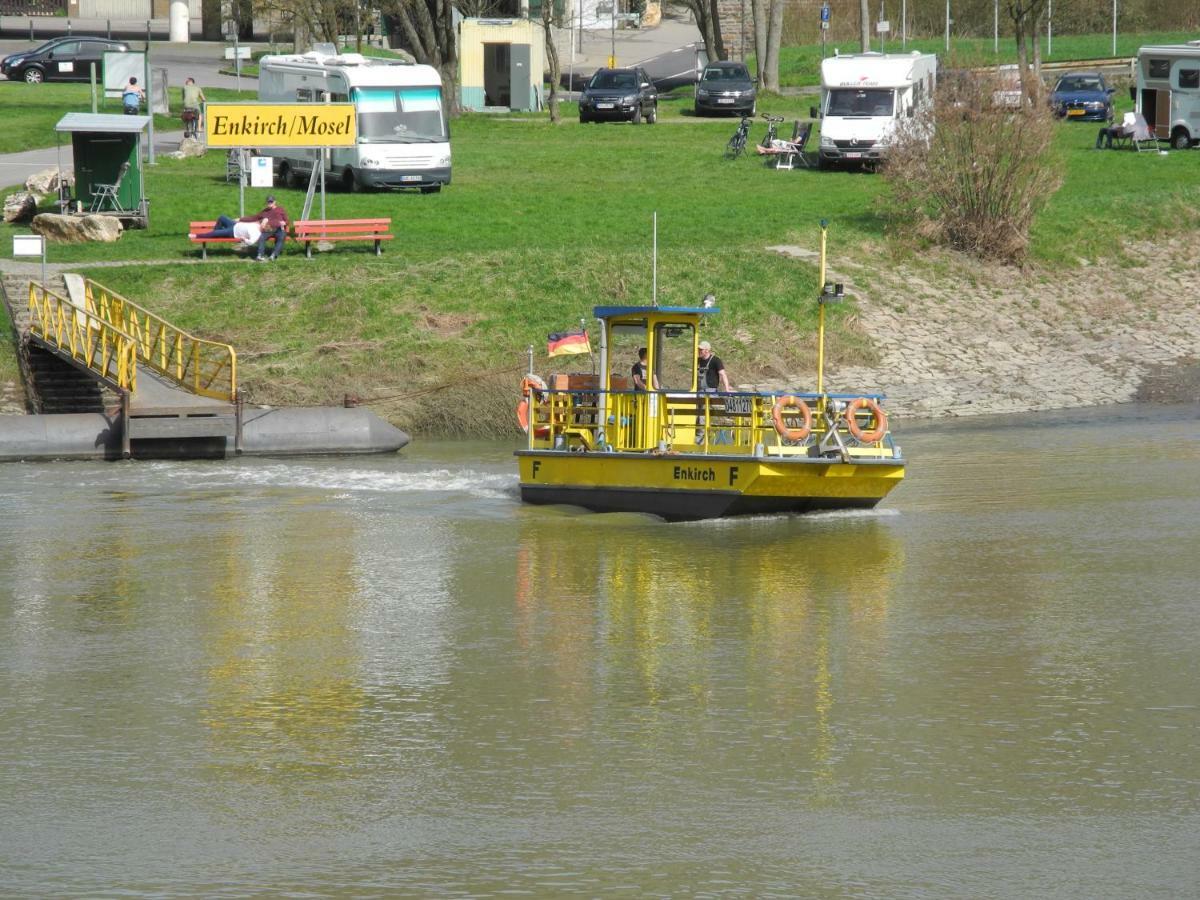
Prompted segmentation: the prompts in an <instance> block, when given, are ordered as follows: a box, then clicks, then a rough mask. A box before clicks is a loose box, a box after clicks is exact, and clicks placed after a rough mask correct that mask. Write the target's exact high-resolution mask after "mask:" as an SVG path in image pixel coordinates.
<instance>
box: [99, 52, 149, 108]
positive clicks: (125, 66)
mask: <svg viewBox="0 0 1200 900" xmlns="http://www.w3.org/2000/svg"><path fill="white" fill-rule="evenodd" d="M130 77H133V78H136V79H137V80H138V84H140V85H141V86H142V89H143V90H145V88H146V54H145V53H105V54H104V96H105V97H120V96H121V89H122V88H124V87H125V85H126V84H128V83H129V79H130Z"/></svg>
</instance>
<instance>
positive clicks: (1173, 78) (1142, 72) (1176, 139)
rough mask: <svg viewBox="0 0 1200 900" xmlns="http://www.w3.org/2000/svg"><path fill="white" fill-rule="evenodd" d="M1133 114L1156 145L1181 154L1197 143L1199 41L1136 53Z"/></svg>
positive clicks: (1199, 129) (1199, 135)
mask: <svg viewBox="0 0 1200 900" xmlns="http://www.w3.org/2000/svg"><path fill="white" fill-rule="evenodd" d="M1135 66H1136V68H1137V73H1136V74H1137V88H1136V91H1137V96H1136V97H1135V98H1134V102H1135V105H1136V107H1137V111H1138V112H1140V113H1141V114H1142V116H1143V117H1144V118H1145V119H1146V124H1147V125H1149V126H1150V130H1151V132H1153V134H1154V136H1155V137H1157V138H1158V139H1159V140H1160V141H1170V142H1171V146H1172V147H1174V148H1175V149H1176V150H1184V149H1186V148H1188V147H1190V146H1192V144H1195V143H1196V142H1197V141H1200V41H1189V42H1188V43H1186V44H1160V45H1159V46H1150V47H1142V48H1141V49H1139V50H1138V54H1137V62H1136V64H1135Z"/></svg>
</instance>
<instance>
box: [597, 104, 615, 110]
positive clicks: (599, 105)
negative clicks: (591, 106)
mask: <svg viewBox="0 0 1200 900" xmlns="http://www.w3.org/2000/svg"><path fill="white" fill-rule="evenodd" d="M612 108H613V105H612V104H611V103H597V104H596V109H612Z"/></svg>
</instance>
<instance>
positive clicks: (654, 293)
mask: <svg viewBox="0 0 1200 900" xmlns="http://www.w3.org/2000/svg"><path fill="white" fill-rule="evenodd" d="M650 278H651V281H650V305H651V306H658V210H657V209H656V210H655V211H654V260H653V262H652V263H651V264H650Z"/></svg>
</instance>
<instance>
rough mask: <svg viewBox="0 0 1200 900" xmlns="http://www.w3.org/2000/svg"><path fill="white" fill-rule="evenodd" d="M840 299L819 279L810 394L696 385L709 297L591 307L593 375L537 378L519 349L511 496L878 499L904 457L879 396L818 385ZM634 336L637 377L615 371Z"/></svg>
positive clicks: (813, 504)
mask: <svg viewBox="0 0 1200 900" xmlns="http://www.w3.org/2000/svg"><path fill="white" fill-rule="evenodd" d="M821 243H822V250H823V249H824V243H825V242H824V230H822V241H821ZM820 281H821V283H822V284H824V254H823V253H822V264H821V278H820ZM838 298H840V292H839V290H838V288H835V286H833V285H825V286H824V287H823V288H822V291H821V297H820V298H819V303H820V304H821V305H820V308H819V313H818V322H819V325H818V328H819V333H818V364H817V389H816V391H815V392H809V393H800V392H780V391H773V392H744V391H732V392H724V391H713V390H709V389H707V388H706V383H704V382H702V379H701V365H700V363H699V349H700V344H701V336H700V329H701V327H702V325H703V323H704V320H705V319H706V318H707V317H709V316H712V315H715V314H717V313H718V312H719V310H718V309H717V308H716V307H715V305H714V306H708V305H704V306H699V307H666V306H663V307H660V306H656V305H648V306H598V307H596V308H595V309H594V311H593V314H594V316H595V318H596V320H597V322H598V324H599V342H600V343H599V373H600V374H598V375H597V374H590V373H583V374H554V375H550V376H549V377H548V378H547V379H542V378H540V377H538V376H537V375H535V374H534V373H533V372H532V351H530V357H531V358H530V373H529V374H528V375H526V377H525V379H524V381H523V382H522V397H521V401H520V404H519V405H518V407H517V415H518V420H519V421H520V422H521V425H522V427H523V428H525V429H526V431H527V433H528V441H527V445H526V446H525V447H524V448H523V449H520V450H517V451H516V456H517V460H518V465H519V468H520V489H521V499H522V500H524V501H525V502H527V503H541V504H546V503H562V504H571V505H575V506H582V507H585V508H587V509H591V510H595V511H597V512H644V513H653V514H655V515H658V516H662V517H663V518H665V519H669V520H684V519H704V518H712V517H717V516H734V515H742V514H747V513H775V512H810V511H813V510H828V509H853V508H870V507H873V506H875V505H876V504H877V503H878V502H879V501H880V500H882V499H883V498H884V497H885V496H886V495H887V494H888V493H889V492H890V491H891V490H892V489H893V488H894V487H895V486H896V485H898V484H899V483H900V481H901V479H903V477H904V468H905V461H904V457H903V455H902V454H901V451H900V448H899V447H898V446H897V445H896V444H895V443H894V442H893V440H892V436H891V432H890V430H889V428H888V420H887V415H886V413H885V412H884V410H883V406H882V400H883V398H882V396H881V395H877V394H830V393H825V392H824V390H823V371H822V370H823V366H824V321H825V304H826V303H828V302H830V301H832V300H835V299H838ZM643 348H644V349H645V351H646V358H645V366H646V368H645V370H644V371H645V372H646V377H645V380H646V388H647V389H645V390H638V389H635V385H634V384H633V383H632V381H631V377H630V375H627V374H625V373H631V371H632V369H633V364H634V363H636V361H637V360H638V351H639V350H641V349H643ZM617 366H620V368H616V367H617ZM614 369H615V370H614Z"/></svg>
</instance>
